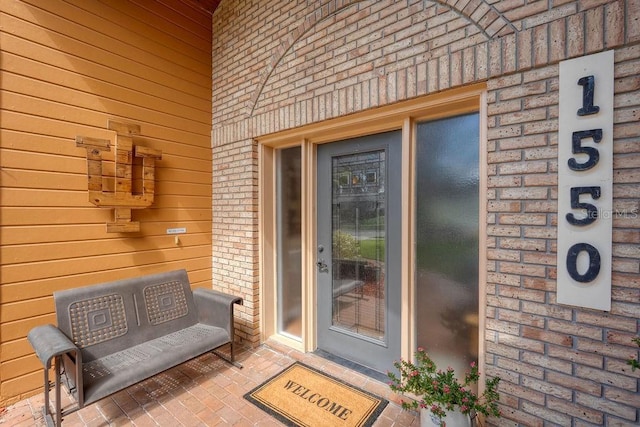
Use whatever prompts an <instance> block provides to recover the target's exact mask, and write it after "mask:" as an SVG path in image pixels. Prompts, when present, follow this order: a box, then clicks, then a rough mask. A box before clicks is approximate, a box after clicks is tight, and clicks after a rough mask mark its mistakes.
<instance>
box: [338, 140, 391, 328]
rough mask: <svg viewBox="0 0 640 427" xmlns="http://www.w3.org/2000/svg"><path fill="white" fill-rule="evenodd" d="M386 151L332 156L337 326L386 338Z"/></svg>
mask: <svg viewBox="0 0 640 427" xmlns="http://www.w3.org/2000/svg"><path fill="white" fill-rule="evenodd" d="M385 154H386V153H385V151H384V150H378V151H371V152H366V153H357V154H349V155H343V156H337V157H333V158H332V169H331V170H332V172H331V176H332V208H331V213H332V227H331V232H332V320H331V324H332V327H333V328H335V329H339V330H342V331H348V332H350V333H354V334H358V335H361V336H365V337H368V338H370V339H374V340H384V339H385V315H386V313H385V311H386V298H385V293H386V290H385V280H384V272H385V240H386V233H385V230H386V226H385V208H386V198H385V171H386V168H385Z"/></svg>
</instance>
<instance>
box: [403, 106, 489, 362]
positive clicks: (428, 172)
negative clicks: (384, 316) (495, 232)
mask: <svg viewBox="0 0 640 427" xmlns="http://www.w3.org/2000/svg"><path fill="white" fill-rule="evenodd" d="M478 146H479V122H478V115H477V114H470V115H465V116H460V117H453V118H447V119H443V120H438V121H433V122H428V123H420V124H418V126H417V147H416V148H417V152H416V161H417V165H416V263H417V265H416V275H417V277H416V287H417V307H416V308H417V310H416V312H417V319H416V320H417V327H416V330H417V344H418V346H421V347H424V348H425V349H426V350H427V351H428V352H429V353H430V354H431V356H432V357H433V358H434V359H435V361H436V363H438V364H439V365H442V366H443V367H447V366H451V367H453V368H454V369H456V371H457V372H461V373H463V372H466V371H467V370H468V367H469V363H470V362H471V361H474V360H477V359H478V221H479V219H478V215H479V213H478V206H479V202H478V200H479V199H478V197H479V177H478V162H479V161H478V152H479V149H478Z"/></svg>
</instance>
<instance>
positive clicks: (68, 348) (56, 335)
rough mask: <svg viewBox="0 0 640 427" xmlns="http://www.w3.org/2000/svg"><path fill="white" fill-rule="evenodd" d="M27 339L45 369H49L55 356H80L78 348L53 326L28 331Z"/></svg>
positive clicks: (37, 327)
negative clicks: (73, 353)
mask: <svg viewBox="0 0 640 427" xmlns="http://www.w3.org/2000/svg"><path fill="white" fill-rule="evenodd" d="M27 339H28V340H29V343H30V344H31V347H33V349H34V350H35V351H36V356H38V359H40V362H42V364H43V365H44V367H45V369H49V368H50V367H51V360H52V359H53V358H54V357H56V356H60V355H62V354H65V353H69V352H75V353H76V354H80V351H79V349H78V347H77V346H76V345H75V344H74V343H73V342H71V340H70V339H69V338H67V336H66V335H65V334H63V333H62V331H60V329H58V328H56V327H55V326H53V325H42V326H36V327H35V328H33V329H31V331H29V334H28V335H27Z"/></svg>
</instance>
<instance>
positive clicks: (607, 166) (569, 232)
mask: <svg viewBox="0 0 640 427" xmlns="http://www.w3.org/2000/svg"><path fill="white" fill-rule="evenodd" d="M613 71H614V65H613V51H607V52H602V53H598V54H595V55H589V56H584V57H581V58H576V59H571V60H568V61H563V62H561V63H560V89H559V90H560V110H559V133H558V245H557V246H558V279H557V300H558V302H559V303H561V304H568V305H573V306H578V307H586V308H593V309H597V310H607V311H608V310H611V234H612V222H613V196H612V193H613Z"/></svg>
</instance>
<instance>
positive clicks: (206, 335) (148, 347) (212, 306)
mask: <svg viewBox="0 0 640 427" xmlns="http://www.w3.org/2000/svg"><path fill="white" fill-rule="evenodd" d="M53 297H54V300H55V308H56V317H57V322H58V326H57V327H55V326H53V325H43V326H37V327H35V328H33V329H32V330H31V331H30V332H29V334H28V336H27V338H28V340H29V342H30V343H31V346H32V347H33V348H34V350H35V352H36V355H37V356H38V358H39V359H40V361H41V362H42V364H43V366H44V415H45V420H46V422H47V425H58V426H59V425H60V423H61V422H62V418H63V417H64V416H66V415H68V414H70V413H72V412H75V411H77V410H79V409H82V408H83V407H85V406H87V405H90V404H91V403H94V402H96V401H98V400H100V399H102V398H105V397H107V396H109V395H111V394H113V393H116V392H118V391H120V390H122V389H125V388H127V387H129V386H131V385H133V384H136V383H138V382H140V381H142V380H145V379H147V378H149V377H152V376H153V375H156V374H158V373H160V372H163V371H165V370H167V369H169V368H172V367H174V366H176V365H179V364H181V363H183V362H186V361H188V360H190V359H193V358H194V357H197V356H200V355H202V354H204V353H206V352H210V351H212V352H215V353H216V354H217V355H218V356H220V357H222V358H224V359H225V360H227V361H228V362H230V363H232V364H234V365H236V366H239V367H241V366H240V365H239V364H237V363H236V362H235V357H234V349H233V337H234V330H233V305H234V304H242V299H241V298H239V297H235V296H232V295H227V294H224V293H221V292H217V291H213V290H209V289H196V290H194V291H192V290H191V287H190V285H189V278H188V277H187V272H186V271H185V270H177V271H171V272H167V273H161V274H154V275H148V276H143V277H138V278H132V279H126V280H119V281H115V282H109V283H103V284H99V285H95V286H88V287H82V288H76V289H70V290H65V291H61V292H55V293H54V294H53ZM226 344H230V357H229V358H227V357H225V356H224V355H222V354H220V353H218V352H216V351H215V350H216V349H218V348H219V347H221V346H223V345H226ZM52 362H53V364H52ZM52 366H53V367H54V369H55V384H54V387H55V410H54V412H53V414H52V413H51V407H50V396H49V389H50V387H51V385H50V384H49V369H50V368H51V367H52ZM63 369H64V375H63V373H62V370H63ZM63 376H64V379H65V383H66V386H67V388H68V389H69V392H70V394H71V395H72V396H73V398H74V399H75V400H76V404H75V405H73V406H72V407H71V408H65V409H64V410H63V409H62V408H61V403H60V397H61V396H60V394H61V379H62V377H63ZM52 415H53V416H55V422H54V417H53V416H52Z"/></svg>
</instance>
